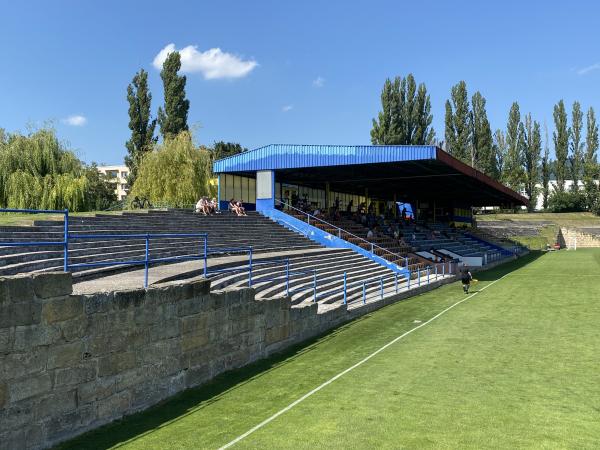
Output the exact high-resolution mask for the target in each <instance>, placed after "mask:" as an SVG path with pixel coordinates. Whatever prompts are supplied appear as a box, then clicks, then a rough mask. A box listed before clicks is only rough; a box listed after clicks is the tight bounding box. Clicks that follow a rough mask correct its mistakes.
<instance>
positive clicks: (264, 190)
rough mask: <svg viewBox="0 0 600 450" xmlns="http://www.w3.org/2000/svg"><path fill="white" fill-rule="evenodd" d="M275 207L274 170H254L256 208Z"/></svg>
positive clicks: (259, 209)
mask: <svg viewBox="0 0 600 450" xmlns="http://www.w3.org/2000/svg"><path fill="white" fill-rule="evenodd" d="M273 208H275V172H274V171H273V170H259V171H257V172H256V210H257V211H262V210H265V209H273Z"/></svg>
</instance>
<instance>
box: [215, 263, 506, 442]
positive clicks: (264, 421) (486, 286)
mask: <svg viewBox="0 0 600 450" xmlns="http://www.w3.org/2000/svg"><path fill="white" fill-rule="evenodd" d="M506 275H508V274H506ZM506 275H503V276H501V277H500V278H498V279H497V280H494V281H492V282H491V283H490V284H486V285H485V286H484V287H482V288H481V289H479V290H478V291H477V292H473V293H472V294H471V295H469V296H467V297H465V298H463V299H462V300H459V301H458V302H456V303H454V304H453V305H450V306H448V307H447V308H446V309H444V310H443V311H441V312H439V313H437V314H436V315H435V316H433V317H432V318H431V319H429V320H428V321H427V322H423V323H422V324H421V325H418V326H416V327H414V328H411V329H410V330H408V331H407V332H406V333H404V334H401V335H400V336H398V337H397V338H395V339H393V340H392V341H390V342H388V343H387V344H385V345H384V346H383V347H381V348H379V349H378V350H375V351H374V352H373V353H371V354H370V355H369V356H367V357H366V358H364V359H362V360H360V361H359V362H357V363H356V364H354V365H353V366H351V367H348V368H347V369H346V370H344V371H343V372H340V373H338V374H337V375H336V376H334V377H333V378H330V379H329V380H327V381H326V382H324V383H323V384H321V385H320V386H317V387H316V388H314V389H313V390H312V391H310V392H308V393H306V394H304V395H303V396H302V397H300V398H299V399H298V400H296V401H294V402H292V403H290V404H289V405H288V406H286V407H285V408H283V409H282V410H280V411H277V412H276V413H275V414H273V415H272V416H271V417H269V418H268V419H265V420H263V421H262V422H261V423H259V424H258V425H256V426H254V427H253V428H250V429H249V430H248V431H246V432H245V433H244V434H242V435H240V436H238V437H236V438H235V439H234V440H233V441H231V442H229V443H227V444H225V445H223V446H222V447H220V448H219V450H224V449H226V448H229V447H231V446H233V445H235V444H237V443H238V442H240V441H241V440H242V439H245V438H246V437H248V436H250V435H251V434H252V433H254V432H255V431H258V430H260V429H261V428H262V427H264V426H265V425H267V424H268V423H269V422H272V421H273V420H275V419H276V418H277V417H279V416H281V415H282V414H284V413H286V412H288V411H289V410H290V409H292V408H293V407H294V406H296V405H297V404H299V403H301V402H303V401H304V400H306V399H307V398H308V397H310V396H311V395H313V394H316V393H317V392H319V391H320V390H321V389H323V388H324V387H325V386H327V385H329V384H331V383H333V382H334V381H335V380H337V379H338V378H340V377H342V376H344V375H346V374H347V373H348V372H350V371H351V370H354V369H356V368H357V367H358V366H361V365H363V364H364V363H366V362H367V361H368V360H370V359H371V358H373V357H374V356H376V355H378V354H379V353H381V352H382V351H384V350H385V349H386V348H388V347H389V346H391V345H393V344H395V343H396V342H398V341H399V340H400V339H402V338H404V337H406V336H408V335H409V334H410V333H412V332H413V331H416V330H418V329H419V328H422V327H424V326H425V325H427V324H428V323H431V322H433V321H434V320H435V319H437V318H438V317H440V316H441V315H443V314H445V313H446V312H448V311H450V310H451V309H452V308H454V307H455V306H458V305H460V304H461V303H463V302H465V301H467V300H469V299H470V298H473V297H474V296H476V295H477V294H479V293H480V292H481V291H483V290H485V289H487V288H489V287H490V286H491V285H493V284H495V283H497V282H498V281H500V280H501V279H502V278H504V277H505V276H506Z"/></svg>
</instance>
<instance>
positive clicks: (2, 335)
mask: <svg viewBox="0 0 600 450" xmlns="http://www.w3.org/2000/svg"><path fill="white" fill-rule="evenodd" d="M14 340H15V329H14V328H0V355H3V354H5V353H8V352H9V351H10V349H11V348H12V346H13V342H14Z"/></svg>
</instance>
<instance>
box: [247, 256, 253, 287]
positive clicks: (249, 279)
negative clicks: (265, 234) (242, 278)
mask: <svg viewBox="0 0 600 450" xmlns="http://www.w3.org/2000/svg"><path fill="white" fill-rule="evenodd" d="M248 287H252V247H248Z"/></svg>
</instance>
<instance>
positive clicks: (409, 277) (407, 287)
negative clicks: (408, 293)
mask: <svg viewBox="0 0 600 450" xmlns="http://www.w3.org/2000/svg"><path fill="white" fill-rule="evenodd" d="M411 278H412V272H411V271H410V270H409V271H408V285H407V286H406V289H410V279H411Z"/></svg>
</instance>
